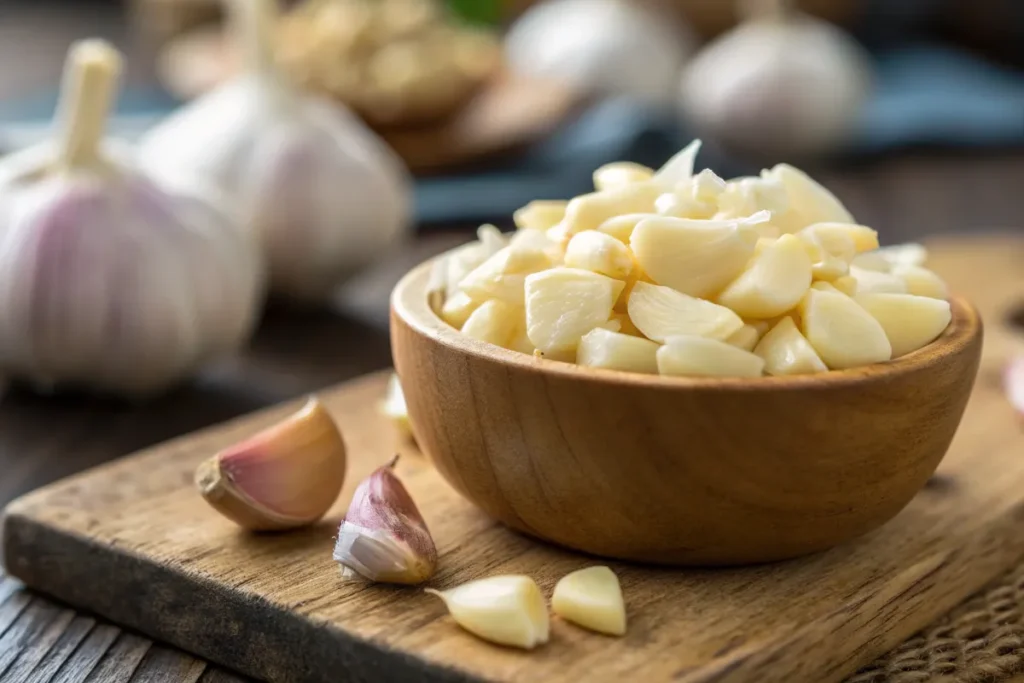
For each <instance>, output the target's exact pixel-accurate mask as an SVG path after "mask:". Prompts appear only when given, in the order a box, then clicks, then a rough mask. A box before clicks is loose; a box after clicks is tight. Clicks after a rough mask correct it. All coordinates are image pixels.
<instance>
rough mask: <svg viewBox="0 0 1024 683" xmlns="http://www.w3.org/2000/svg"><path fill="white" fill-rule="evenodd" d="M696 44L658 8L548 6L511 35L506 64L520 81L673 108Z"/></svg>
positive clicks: (573, 1) (588, 0)
mask: <svg viewBox="0 0 1024 683" xmlns="http://www.w3.org/2000/svg"><path fill="white" fill-rule="evenodd" d="M693 42H694V40H693V37H692V36H691V35H690V32H689V30H688V29H687V28H686V27H685V26H682V25H680V22H678V21H677V20H676V19H675V17H672V16H670V15H667V14H666V13H664V12H662V11H660V10H658V9H657V8H655V7H653V6H651V5H650V3H649V4H648V5H647V6H645V5H643V4H642V3H640V2H638V1H637V0H546V1H545V2H541V3H539V4H536V5H534V6H533V7H531V8H530V9H528V10H527V11H526V12H525V13H524V14H523V15H522V16H521V17H519V19H518V20H516V22H515V23H514V24H513V25H512V26H511V27H510V29H509V31H508V33H507V35H506V37H505V58H506V61H507V62H508V64H509V66H510V68H511V69H512V71H514V72H517V73H519V74H523V75H526V76H530V77H533V78H540V79H552V80H557V81H561V82H563V83H565V84H567V85H569V86H570V87H573V88H575V89H577V90H580V91H582V92H584V93H586V94H593V95H629V96H633V97H636V98H639V99H641V100H643V101H646V102H650V103H654V104H657V105H662V106H666V107H668V106H671V105H672V97H673V95H672V93H673V91H674V89H675V85H676V80H677V75H678V73H679V69H680V67H681V66H682V65H683V63H684V62H685V60H686V58H687V57H688V56H689V54H690V52H691V51H692V44H693Z"/></svg>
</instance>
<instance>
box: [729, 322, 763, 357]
mask: <svg viewBox="0 0 1024 683" xmlns="http://www.w3.org/2000/svg"><path fill="white" fill-rule="evenodd" d="M760 338H761V332H760V331H758V329H757V328H756V327H755V326H753V325H744V326H743V327H741V328H740V329H738V330H737V331H736V332H734V333H733V334H731V335H729V336H728V337H727V338H726V339H725V343H726V344H732V345H733V346H735V347H737V348H740V349H743V350H744V351H753V350H754V347H755V346H756V345H757V341H758V339H760Z"/></svg>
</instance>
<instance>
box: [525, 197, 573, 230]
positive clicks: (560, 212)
mask: <svg viewBox="0 0 1024 683" xmlns="http://www.w3.org/2000/svg"><path fill="white" fill-rule="evenodd" d="M568 205H569V202H566V201H554V200H543V199H537V200H534V201H532V202H530V203H529V204H527V205H526V206H524V207H522V208H520V209H516V211H515V213H513V214H512V221H513V222H514V223H515V224H516V227H517V228H519V229H520V230H524V229H529V230H548V229H549V228H553V227H555V226H556V225H558V223H559V222H560V221H561V220H562V219H563V218H565V208H566V207H567V206H568Z"/></svg>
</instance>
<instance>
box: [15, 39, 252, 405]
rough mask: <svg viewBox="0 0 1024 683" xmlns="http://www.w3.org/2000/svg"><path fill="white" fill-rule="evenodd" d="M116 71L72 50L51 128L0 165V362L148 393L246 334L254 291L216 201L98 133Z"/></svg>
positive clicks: (102, 50) (235, 235)
mask: <svg viewBox="0 0 1024 683" xmlns="http://www.w3.org/2000/svg"><path fill="white" fill-rule="evenodd" d="M120 70H121V57H120V55H119V54H118V53H117V52H116V51H115V50H114V49H113V48H112V47H110V46H109V45H108V44H106V43H104V42H102V41H98V40H90V41H84V42H82V43H79V44H77V45H75V46H73V47H72V49H71V50H70V52H69V56H68V61H67V68H66V72H65V76H64V81H63V93H62V96H61V106H60V111H59V112H58V122H57V123H58V131H59V135H58V138H57V139H56V140H54V141H50V142H47V143H44V144H42V145H40V146H38V147H33V148H30V149H27V150H25V151H23V152H20V153H18V154H16V155H13V156H11V157H8V158H7V159H4V160H2V161H0V372H2V373H6V374H8V375H11V376H14V377H18V378H22V379H26V380H28V381H30V382H33V383H34V384H36V385H37V386H41V387H47V388H49V387H53V386H64V385H74V386H80V387H84V388H91V389H98V390H100V391H104V392H111V393H117V394H123V395H129V396H137V395H146V394H150V393H154V392H157V391H159V390H161V389H163V388H165V387H166V386H168V385H169V384H171V383H174V382H176V381H178V380H180V379H182V378H184V377H186V376H187V375H188V374H189V373H190V372H191V371H192V370H193V369H194V368H195V367H196V366H197V365H198V364H199V363H201V362H203V361H205V360H207V359H209V358H211V357H213V356H216V355H220V354H224V353H228V352H231V351H233V350H235V349H236V348H238V347H239V346H240V345H241V344H243V343H244V342H245V341H247V340H248V338H249V335H250V334H251V332H252V329H253V327H254V325H255V321H256V316H257V312H258V308H259V304H260V303H261V300H262V269H261V267H260V261H259V256H258V253H257V252H256V250H255V249H254V248H253V245H252V243H251V240H249V239H248V238H246V236H245V235H243V234H242V233H241V232H240V231H239V230H238V229H237V227H236V226H235V224H234V222H233V221H232V220H231V219H230V217H229V215H228V213H227V212H226V211H224V210H222V209H221V208H220V207H219V206H218V205H217V204H216V203H215V202H214V201H212V200H211V199H210V198H208V197H205V196H203V195H201V194H199V193H197V192H189V193H186V192H185V191H184V189H183V188H184V186H182V188H179V189H178V190H176V191H174V192H169V191H167V190H165V189H164V188H162V187H160V186H159V185H157V184H156V183H154V182H153V181H152V180H151V179H150V178H148V177H147V176H146V175H144V174H143V173H141V172H140V171H139V170H138V169H136V168H134V167H133V165H132V160H131V155H130V153H129V151H128V150H127V148H123V147H119V146H118V145H116V144H115V143H111V142H107V143H103V142H102V135H103V131H104V124H105V121H106V118H107V114H108V111H109V108H110V104H111V100H112V99H113V96H114V92H115V89H116V82H117V78H118V75H119V73H120Z"/></svg>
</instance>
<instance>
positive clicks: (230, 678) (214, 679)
mask: <svg viewBox="0 0 1024 683" xmlns="http://www.w3.org/2000/svg"><path fill="white" fill-rule="evenodd" d="M339 679H340V676H339ZM199 683H253V682H252V681H251V679H248V678H245V677H243V676H240V675H238V674H233V673H231V672H229V671H225V670H224V669H219V668H217V667H213V666H211V667H207V669H206V671H204V672H203V675H202V677H200V679H199Z"/></svg>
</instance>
